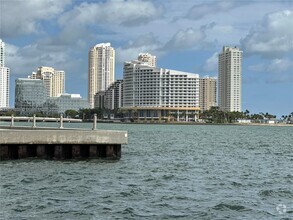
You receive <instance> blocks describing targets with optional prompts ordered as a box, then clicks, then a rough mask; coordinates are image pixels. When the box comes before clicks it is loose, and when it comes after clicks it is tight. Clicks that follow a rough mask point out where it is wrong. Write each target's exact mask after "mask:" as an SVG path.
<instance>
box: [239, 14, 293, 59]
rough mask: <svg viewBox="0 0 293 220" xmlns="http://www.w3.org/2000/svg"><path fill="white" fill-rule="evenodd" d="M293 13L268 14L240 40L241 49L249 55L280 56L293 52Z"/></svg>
mask: <svg viewBox="0 0 293 220" xmlns="http://www.w3.org/2000/svg"><path fill="white" fill-rule="evenodd" d="M291 27H293V11H290V10H285V11H280V12H275V13H271V14H268V15H267V16H265V18H264V19H263V21H262V23H261V24H260V25H257V26H255V27H254V28H252V29H251V31H250V33H249V34H248V35H247V36H246V37H245V38H244V39H242V40H241V44H242V49H243V50H244V51H245V52H246V53H249V54H261V55H264V56H273V57H276V56H280V55H282V54H285V53H286V52H290V51H293V29H292V28H291Z"/></svg>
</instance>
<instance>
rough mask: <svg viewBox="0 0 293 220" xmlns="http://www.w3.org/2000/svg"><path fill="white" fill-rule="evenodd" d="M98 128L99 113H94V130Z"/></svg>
mask: <svg viewBox="0 0 293 220" xmlns="http://www.w3.org/2000/svg"><path fill="white" fill-rule="evenodd" d="M96 129H97V114H94V121H93V130H96Z"/></svg>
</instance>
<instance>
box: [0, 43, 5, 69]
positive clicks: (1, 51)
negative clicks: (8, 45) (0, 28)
mask: <svg viewBox="0 0 293 220" xmlns="http://www.w3.org/2000/svg"><path fill="white" fill-rule="evenodd" d="M4 66H5V43H4V42H3V41H2V39H0V67H4Z"/></svg>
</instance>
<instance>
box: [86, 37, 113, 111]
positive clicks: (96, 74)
mask: <svg viewBox="0 0 293 220" xmlns="http://www.w3.org/2000/svg"><path fill="white" fill-rule="evenodd" d="M114 73H115V50H114V48H113V47H111V44H110V43H101V44H97V45H95V46H94V47H92V48H90V50H89V72H88V101H89V104H90V106H91V108H93V107H94V96H95V94H96V93H98V92H101V91H105V90H107V89H108V87H109V86H110V85H111V84H112V83H113V82H114Z"/></svg>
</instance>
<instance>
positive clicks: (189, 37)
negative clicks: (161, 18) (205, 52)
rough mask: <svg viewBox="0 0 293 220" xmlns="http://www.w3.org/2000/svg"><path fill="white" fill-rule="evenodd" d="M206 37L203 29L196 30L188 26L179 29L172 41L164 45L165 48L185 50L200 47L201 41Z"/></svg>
mask: <svg viewBox="0 0 293 220" xmlns="http://www.w3.org/2000/svg"><path fill="white" fill-rule="evenodd" d="M205 38H206V34H205V33H204V30H203V29H199V30H195V29H193V28H188V29H186V30H179V31H178V32H177V33H176V34H175V35H174V36H173V37H172V38H171V40H170V41H168V42H167V43H166V45H165V46H164V49H165V50H171V49H175V50H185V49H192V48H195V47H198V46H199V45H198V44H199V43H200V42H202V41H203V40H204V39H205Z"/></svg>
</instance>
